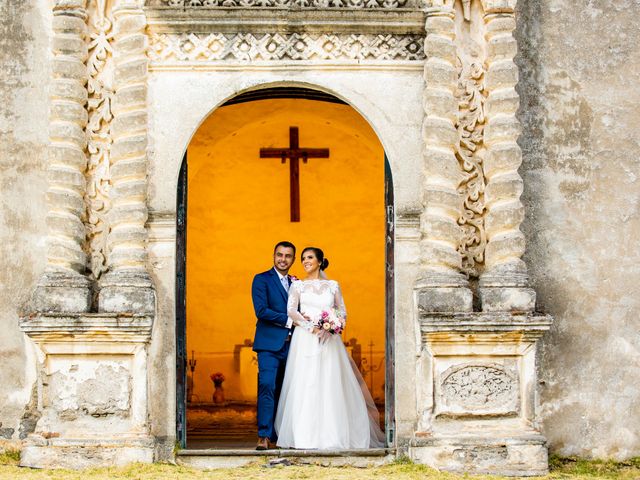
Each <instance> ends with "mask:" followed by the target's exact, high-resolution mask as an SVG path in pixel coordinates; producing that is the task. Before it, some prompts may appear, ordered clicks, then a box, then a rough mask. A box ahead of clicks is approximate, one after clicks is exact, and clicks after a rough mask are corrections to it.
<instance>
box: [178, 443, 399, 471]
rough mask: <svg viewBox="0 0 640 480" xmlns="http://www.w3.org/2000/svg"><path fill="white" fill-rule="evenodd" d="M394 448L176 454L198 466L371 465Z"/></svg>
mask: <svg viewBox="0 0 640 480" xmlns="http://www.w3.org/2000/svg"><path fill="white" fill-rule="evenodd" d="M395 458H396V450H395V449H394V448H372V449H363V450H294V449H273V450H263V451H258V450H247V449H199V450H196V449H187V450H180V451H179V452H177V454H176V460H177V462H178V463H179V464H181V465H185V466H189V467H193V468H200V469H213V468H229V467H241V466H244V465H249V464H251V463H264V464H265V465H266V466H277V465H322V466H331V467H342V466H352V467H361V468H364V467H373V466H379V465H384V464H386V463H389V462H392V461H393V460H394V459H395Z"/></svg>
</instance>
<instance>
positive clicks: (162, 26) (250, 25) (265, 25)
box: [145, 7, 425, 35]
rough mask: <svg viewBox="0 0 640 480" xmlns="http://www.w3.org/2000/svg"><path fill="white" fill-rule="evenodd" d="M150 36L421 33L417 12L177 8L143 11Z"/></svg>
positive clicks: (389, 10)
mask: <svg viewBox="0 0 640 480" xmlns="http://www.w3.org/2000/svg"><path fill="white" fill-rule="evenodd" d="M145 13H146V16H147V22H148V28H149V30H150V31H151V32H153V33H188V32H189V33H191V32H195V33H254V32H255V33H281V34H290V33H333V34H340V33H343V34H351V33H359V34H387V33H388V34H404V35H406V34H422V33H423V32H424V21H425V15H424V12H422V11H420V10H416V9H384V10H382V9H381V10H377V9H376V10H362V9H347V8H344V9H313V10H308V9H281V8H233V7H228V8H207V9H197V10H182V9H176V8H150V7H147V8H146V9H145Z"/></svg>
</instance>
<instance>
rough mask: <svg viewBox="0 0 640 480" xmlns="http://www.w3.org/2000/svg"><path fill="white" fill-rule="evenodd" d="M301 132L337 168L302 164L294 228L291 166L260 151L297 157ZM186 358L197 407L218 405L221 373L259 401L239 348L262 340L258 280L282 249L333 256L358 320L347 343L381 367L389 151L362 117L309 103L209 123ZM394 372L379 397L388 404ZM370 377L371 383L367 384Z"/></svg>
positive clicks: (195, 163)
mask: <svg viewBox="0 0 640 480" xmlns="http://www.w3.org/2000/svg"><path fill="white" fill-rule="evenodd" d="M290 126H298V127H299V131H300V145H301V146H302V147H315V148H329V149H330V158H328V159H310V160H309V162H308V163H307V164H303V163H302V162H300V191H301V195H300V196H301V203H300V204H301V222H300V223H291V222H290V221H289V165H288V163H287V164H284V165H283V164H281V162H280V160H279V159H261V158H260V156H259V150H260V148H261V147H287V146H288V145H289V127H290ZM188 164H189V177H188V213H187V350H188V352H189V356H191V352H192V350H193V351H194V352H195V353H194V354H195V358H196V360H197V362H198V363H197V367H196V375H195V387H194V394H195V395H194V401H210V399H211V394H212V392H213V384H212V382H211V381H210V380H209V374H210V373H212V372H215V371H221V372H223V373H224V374H225V376H226V378H227V380H226V381H225V383H224V388H225V393H226V396H227V398H228V399H236V400H251V399H255V376H254V375H255V370H250V368H249V369H247V368H244V367H243V368H244V370H245V371H246V372H247V371H250V372H251V373H249V374H247V375H249V378H248V379H247V378H245V379H244V380H245V382H244V383H245V386H244V388H242V382H241V379H240V378H238V373H237V372H236V369H235V366H234V362H233V350H234V346H235V345H236V344H241V343H243V341H244V340H245V339H253V334H254V329H255V316H254V313H253V307H252V303H251V295H250V290H251V281H252V279H253V276H254V275H255V274H256V273H259V272H262V271H264V270H267V269H269V268H271V267H272V265H273V264H272V253H273V246H274V245H275V243H277V242H278V241H280V240H289V241H292V242H293V243H294V244H295V245H296V246H297V247H298V258H297V259H296V263H295V264H294V266H293V268H292V269H291V273H292V274H294V275H297V276H298V277H302V276H303V275H304V272H303V270H302V268H301V265H300V262H299V254H300V253H301V251H302V248H303V247H305V246H309V245H312V246H318V247H320V248H322V249H323V250H324V252H325V255H326V256H327V258H328V259H329V261H330V262H331V265H330V267H329V268H328V269H327V272H326V273H327V275H328V276H329V277H330V278H334V279H336V280H338V281H339V282H340V284H341V286H342V290H343V294H344V297H345V302H346V305H347V310H348V322H347V329H346V332H345V334H344V338H345V339H349V338H352V337H355V338H357V340H358V342H360V343H361V344H362V346H363V351H367V352H368V344H369V342H371V341H373V342H374V344H375V346H374V350H375V351H377V353H376V355H375V356H376V357H377V360H376V359H374V360H375V361H374V363H377V361H379V359H380V358H381V357H380V355H381V354H383V352H384V315H385V274H384V262H385V241H384V237H385V223H384V222H385V218H384V152H383V148H382V145H381V144H380V142H379V141H378V139H377V136H376V135H375V133H374V132H373V130H372V129H371V127H370V126H369V125H368V124H367V122H366V121H365V120H364V119H363V118H362V117H361V116H360V115H359V114H358V113H357V112H356V111H355V110H353V109H352V108H351V107H349V106H347V105H339V104H333V103H327V102H319V101H313V100H302V99H276V100H260V101H253V102H247V103H241V104H238V105H231V106H225V107H221V108H219V109H217V110H216V111H215V112H213V114H212V115H210V116H209V117H208V118H207V119H206V120H205V122H204V123H203V124H202V126H201V127H200V128H199V129H198V131H197V132H196V134H195V136H194V138H193V140H192V142H191V143H190V145H189V148H188ZM383 371H384V368H383V370H382V371H381V372H380V373H378V374H377V375H376V376H375V378H377V380H376V381H375V384H376V385H374V388H373V390H374V391H373V394H374V397H378V398H380V397H383V390H382V380H383V378H384V374H383ZM367 379H368V377H367Z"/></svg>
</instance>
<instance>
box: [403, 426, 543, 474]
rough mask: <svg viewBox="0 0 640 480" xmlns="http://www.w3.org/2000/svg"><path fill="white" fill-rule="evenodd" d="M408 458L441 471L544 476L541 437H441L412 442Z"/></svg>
mask: <svg viewBox="0 0 640 480" xmlns="http://www.w3.org/2000/svg"><path fill="white" fill-rule="evenodd" d="M409 456H410V457H411V459H412V460H413V461H415V462H416V463H421V464H425V465H428V466H430V467H432V468H436V469H438V470H442V471H448V472H455V473H472V474H487V475H505V476H512V477H531V476H540V475H546V474H547V473H548V472H549V462H548V452H547V447H546V442H545V439H544V437H542V436H541V435H535V434H532V435H525V436H515V437H506V438H491V437H484V438H479V437H445V438H437V437H436V438H420V437H417V438H416V439H415V440H413V441H412V444H411V446H410V448H409Z"/></svg>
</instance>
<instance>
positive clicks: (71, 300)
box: [31, 273, 92, 312]
mask: <svg viewBox="0 0 640 480" xmlns="http://www.w3.org/2000/svg"><path fill="white" fill-rule="evenodd" d="M91 295H92V292H91V285H90V283H89V280H87V279H86V278H85V277H83V276H82V275H80V274H78V275H65V274H57V273H47V274H45V275H43V277H42V278H41V279H40V281H39V282H38V285H37V286H36V289H35V291H34V293H33V297H32V298H31V310H32V311H35V312H88V311H89V310H90V309H91Z"/></svg>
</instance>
